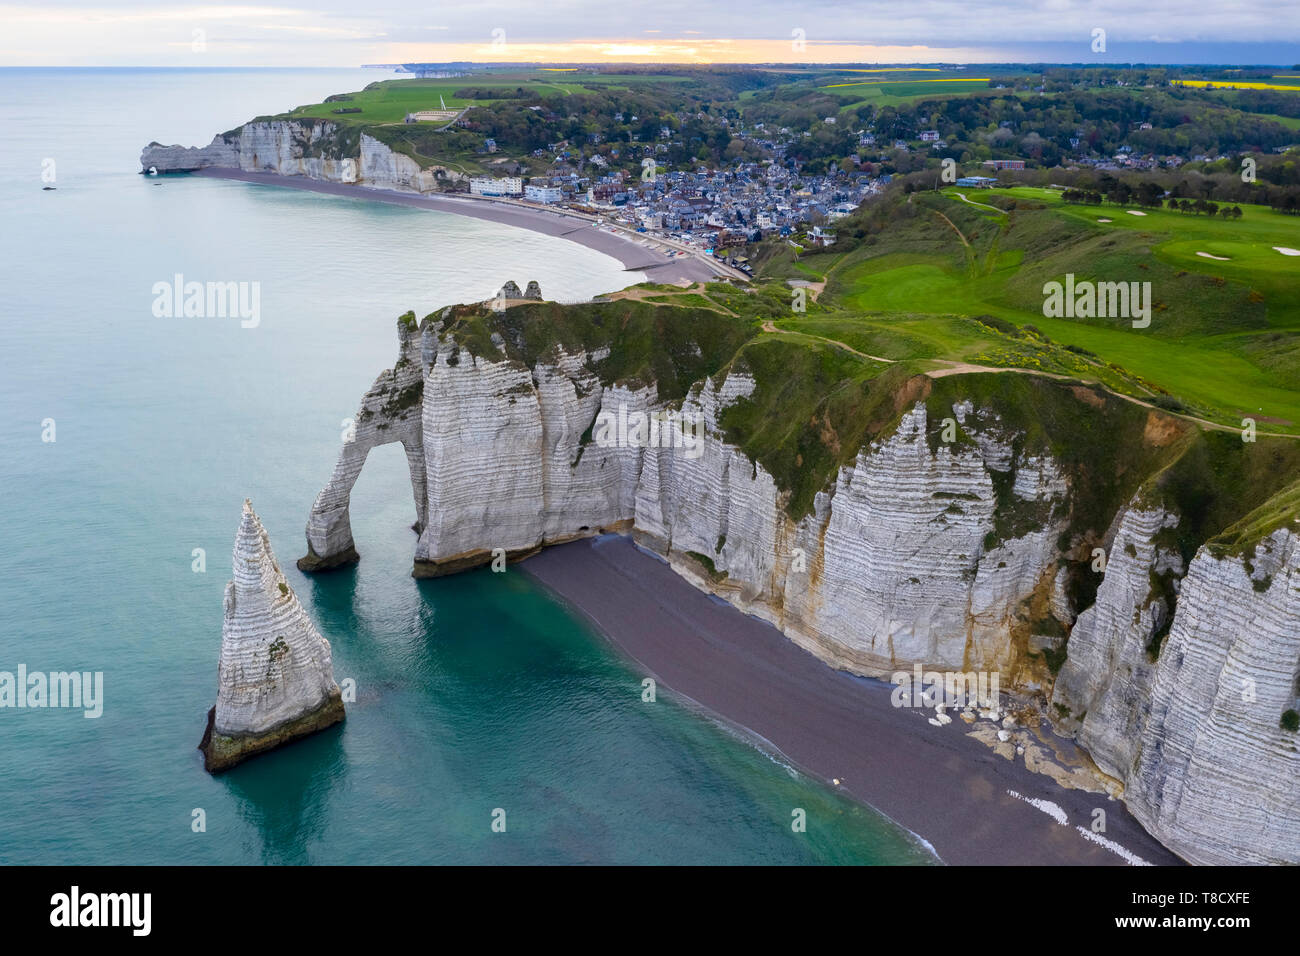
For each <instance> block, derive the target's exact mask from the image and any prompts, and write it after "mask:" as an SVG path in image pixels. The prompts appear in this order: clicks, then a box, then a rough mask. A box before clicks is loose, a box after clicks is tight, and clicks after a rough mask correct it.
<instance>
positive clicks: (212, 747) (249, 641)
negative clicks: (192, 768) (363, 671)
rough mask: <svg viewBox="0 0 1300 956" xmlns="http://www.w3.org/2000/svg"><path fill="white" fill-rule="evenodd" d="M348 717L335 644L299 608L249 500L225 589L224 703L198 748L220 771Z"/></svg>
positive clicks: (220, 694)
mask: <svg viewBox="0 0 1300 956" xmlns="http://www.w3.org/2000/svg"><path fill="white" fill-rule="evenodd" d="M342 719H343V697H342V694H341V693H340V691H339V686H338V684H336V683H335V682H334V664H333V660H332V657H331V655H330V645H329V641H327V640H325V638H323V637H322V636H321V634H320V631H318V630H317V629H316V626H315V625H314V624H313V623H312V622H311V619H310V618H308V616H307V612H306V611H305V610H303V607H302V605H301V604H300V603H298V596H297V595H296V594H294V593H293V589H292V588H291V587H289V583H288V582H287V581H286V580H285V578H284V574H283V573H281V571H280V566H279V564H277V563H276V560H275V555H274V553H272V551H271V541H270V539H269V538H268V537H267V534H266V530H265V529H264V528H263V527H262V522H261V521H260V520H259V519H258V517H257V513H256V512H255V511H253V505H252V503H251V502H250V501H248V500H245V501H244V515H243V518H242V520H241V521H240V523H239V533H238V534H237V535H236V536H235V555H234V580H233V581H230V582H229V583H228V584H227V585H226V596H225V621H224V623H223V625H222V628H221V664H220V666H219V668H218V671H217V703H216V706H215V707H213V708H212V709H211V710H209V711H208V726H207V730H206V731H205V732H204V734H203V741H202V742H201V743H200V744H199V750H201V751H203V766H204V767H205V768H206V769H207V770H208V771H209V772H210V773H220V772H221V771H223V770H227V769H229V768H230V767H233V766H234V765H235V764H237V763H240V762H241V761H243V760H246V759H247V758H249V757H251V756H253V755H254V754H258V753H261V752H263V751H266V750H270V749H271V748H273V747H278V746H280V745H281V744H285V743H288V742H290V741H292V740H296V739H298V738H299V737H305V736H307V735H309V734H313V733H316V732H317V731H319V730H324V729H325V728H326V727H329V726H332V725H333V724H336V723H338V722H339V721H341V720H342Z"/></svg>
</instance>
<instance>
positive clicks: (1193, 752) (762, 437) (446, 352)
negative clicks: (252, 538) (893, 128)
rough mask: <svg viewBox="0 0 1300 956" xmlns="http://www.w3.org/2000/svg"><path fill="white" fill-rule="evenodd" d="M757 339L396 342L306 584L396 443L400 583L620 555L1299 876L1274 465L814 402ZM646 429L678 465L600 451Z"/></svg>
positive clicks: (708, 335) (576, 310)
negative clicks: (578, 555)
mask: <svg viewBox="0 0 1300 956" xmlns="http://www.w3.org/2000/svg"><path fill="white" fill-rule="evenodd" d="M757 325H758V324H757V323H755V322H748V321H746V320H743V319H736V318H728V317H725V316H723V315H722V314H720V313H718V312H715V311H710V310H706V309H678V308H656V307H654V306H652V305H649V304H646V303H637V302H631V301H627V300H623V301H616V302H611V303H593V304H590V305H585V306H569V307H560V306H556V305H554V304H551V303H545V304H534V305H521V306H516V307H513V308H510V309H508V310H506V311H505V312H504V313H501V314H496V315H494V314H493V313H491V312H489V311H488V310H486V309H483V308H479V307H463V306H460V307H455V308H449V309H446V310H443V311H442V312H440V313H436V314H434V315H431V316H429V317H427V318H426V319H425V320H424V322H423V323H419V324H417V322H416V320H415V317H414V316H413V315H411V314H408V315H407V316H404V317H403V319H402V320H401V321H400V322H399V325H398V331H399V340H400V351H399V357H398V361H397V363H396V365H395V367H394V368H393V369H392V370H390V371H387V372H385V373H383V374H382V375H381V376H380V377H379V378H378V379H377V380H376V382H375V384H374V386H373V387H372V388H371V390H370V391H369V392H368V393H367V394H366V396H365V398H364V399H363V402H362V406H361V410H360V412H359V413H358V415H357V422H358V427H357V432H356V437H355V440H353V441H351V442H349V443H348V444H347V445H345V446H344V449H343V452H342V455H341V456H340V459H339V463H338V465H337V467H336V469H335V472H334V477H333V479H332V480H331V481H330V483H329V484H328V485H327V487H326V488H325V489H324V490H323V491H322V492H321V493H320V495H319V497H318V498H317V500H316V503H315V506H314V507H313V509H312V513H311V517H310V520H309V523H308V526H307V543H308V554H307V556H306V557H305V558H304V559H303V560H302V561H300V562H299V565H300V567H302V568H304V569H306V570H313V569H319V568H324V567H328V566H331V565H334V564H339V563H345V562H348V561H352V560H355V559H356V556H357V555H356V550H355V547H354V543H353V540H352V533H351V526H350V516H349V493H350V490H351V487H352V484H353V482H355V480H356V478H357V475H358V474H359V473H360V470H361V467H362V464H363V463H364V461H365V458H366V455H367V454H368V452H369V450H370V449H371V448H372V447H374V446H376V445H380V444H384V443H387V442H394V441H397V442H401V443H402V444H403V446H404V447H405V450H406V456H407V461H408V463H409V465H410V471H411V478H412V488H413V493H414V498H415V507H416V515H417V525H416V526H417V528H418V530H419V540H418V543H417V545H416V549H415V555H414V573H415V574H416V575H417V576H423V575H436V574H444V573H449V572H453V571H457V570H460V569H463V568H467V567H472V566H475V565H478V564H483V563H486V562H488V561H489V560H491V559H492V557H493V555H494V554H497V555H499V554H501V553H505V554H506V555H508V556H511V557H519V556H523V555H527V554H528V553H530V552H532V551H534V550H535V549H537V548H539V547H542V546H545V545H548V544H553V543H557V542H561V541H565V540H570V539H573V538H575V537H582V536H586V535H594V534H597V533H599V532H602V531H613V530H617V531H622V532H627V533H632V534H634V535H635V537H636V539H637V540H638V541H639V542H640V543H642V544H643V545H645V546H646V547H648V548H651V549H653V550H655V551H657V552H659V553H660V554H662V555H664V556H665V557H666V558H667V559H668V560H669V561H670V563H671V564H672V565H673V567H674V568H675V569H677V570H678V571H679V572H680V573H681V574H683V575H684V576H685V577H686V578H688V579H689V580H691V581H692V582H693V583H695V584H696V585H697V586H699V587H701V588H704V589H707V590H709V591H712V592H714V593H716V594H718V595H720V596H722V597H724V598H726V599H727V600H728V601H730V602H732V603H733V604H735V605H736V606H738V607H740V608H743V609H744V610H746V611H748V612H750V613H753V614H756V615H758V616H760V617H763V618H765V619H767V620H769V621H771V622H772V623H774V624H775V625H776V626H778V627H779V628H781V629H782V630H783V631H784V633H785V634H786V635H788V636H789V637H790V638H791V639H792V640H794V641H795V642H797V643H799V644H800V645H802V646H804V647H806V648H808V649H809V650H810V651H812V652H813V653H815V654H817V655H818V656H820V657H821V658H823V659H824V660H826V661H828V662H829V663H831V664H833V665H835V666H837V667H841V668H844V669H846V670H850V671H853V672H855V673H861V674H870V675H877V676H885V677H888V676H889V675H890V674H891V673H893V672H895V671H897V670H900V669H904V670H907V669H910V668H911V667H912V666H913V665H914V664H920V665H921V666H922V667H924V668H925V669H927V670H934V671H963V672H966V671H972V670H973V671H990V672H997V673H998V674H1000V675H1001V678H1002V681H1001V682H1002V686H1003V688H1004V689H1012V688H1014V689H1016V690H1017V691H1019V692H1020V693H1021V694H1023V695H1029V696H1037V698H1038V699H1039V700H1040V702H1041V705H1042V706H1043V707H1044V708H1047V710H1048V713H1049V715H1050V716H1051V717H1052V718H1053V720H1054V721H1055V722H1057V723H1058V724H1059V726H1060V727H1061V729H1063V730H1064V731H1066V732H1067V733H1074V734H1077V735H1078V739H1079V741H1080V742H1081V743H1082V744H1083V745H1084V746H1086V747H1087V748H1088V749H1089V750H1090V751H1091V752H1092V753H1093V754H1094V756H1095V757H1096V761H1097V764H1098V765H1099V767H1100V768H1101V769H1102V770H1103V771H1104V772H1105V773H1107V774H1109V775H1111V776H1112V777H1114V778H1116V779H1117V780H1118V781H1119V782H1120V783H1121V784H1123V786H1124V787H1126V788H1127V789H1126V792H1125V799H1126V801H1127V803H1128V804H1129V806H1130V807H1131V808H1132V809H1133V812H1134V813H1135V815H1136V816H1137V817H1138V818H1139V819H1140V820H1141V821H1143V823H1144V824H1145V825H1146V826H1147V827H1148V828H1149V829H1150V830H1151V832H1152V833H1153V834H1154V835H1156V836H1157V837H1158V838H1159V839H1161V840H1162V841H1164V842H1165V843H1166V844H1167V845H1168V846H1170V847H1171V848H1173V849H1175V850H1176V851H1177V852H1179V853H1180V854H1182V855H1183V856H1184V857H1185V858H1187V859H1189V860H1192V861H1196V862H1205V863H1231V862H1242V861H1248V862H1293V863H1294V862H1300V803H1298V802H1297V796H1296V795H1297V787H1296V782H1297V773H1298V772H1300V754H1298V753H1297V749H1296V745H1297V742H1298V739H1297V733H1296V731H1295V730H1294V729H1291V730H1288V729H1286V727H1285V726H1284V724H1285V723H1286V720H1285V719H1284V716H1283V715H1284V714H1285V713H1287V712H1288V711H1291V710H1292V709H1294V708H1295V707H1296V693H1297V686H1296V680H1297V671H1298V669H1300V546H1298V542H1297V534H1296V532H1295V528H1296V520H1297V519H1296V514H1297V513H1300V494H1297V493H1296V492H1295V490H1294V488H1292V489H1291V490H1288V489H1287V483H1288V482H1291V481H1293V480H1294V478H1295V475H1296V466H1297V462H1298V461H1300V458H1298V457H1297V456H1298V455H1300V452H1297V451H1296V449H1295V447H1294V445H1295V443H1291V442H1284V441H1280V440H1273V441H1271V443H1269V442H1261V443H1260V444H1259V445H1258V446H1256V445H1246V444H1245V443H1243V442H1242V441H1241V440H1240V437H1239V436H1238V435H1236V434H1234V433H1209V432H1202V431H1201V430H1200V429H1198V428H1196V427H1195V426H1193V425H1191V424H1190V423H1188V422H1186V421H1183V420H1180V419H1176V418H1173V417H1171V416H1168V415H1165V414H1164V413H1161V412H1159V411H1156V410H1154V409H1149V408H1145V407H1142V406H1140V405H1137V404H1134V403H1131V402H1128V401H1125V400H1123V399H1121V398H1119V397H1117V396H1114V395H1111V394H1109V393H1107V392H1105V391H1103V390H1101V389H1099V388H1096V387H1093V386H1085V385H1082V384H1079V383H1070V382H1060V381H1054V380H1052V379H1048V378H1042V377H1037V376H1028V375H1016V374H1000V375H999V374H973V375H950V376H946V377H940V378H930V377H927V376H925V375H917V374H912V373H911V372H910V371H909V370H908V369H907V368H905V367H903V366H894V367H892V369H891V370H889V371H886V372H884V373H882V374H878V375H876V376H875V377H874V378H873V379H871V380H870V381H862V382H858V381H853V380H849V379H845V380H841V381H837V380H836V379H835V378H834V376H833V375H832V376H830V377H829V378H826V377H824V376H826V369H827V368H830V367H831V365H830V363H831V362H832V358H831V352H832V351H833V350H831V349H829V348H828V349H825V350H822V349H820V347H817V346H811V345H809V344H808V343H807V342H798V341H794V340H793V337H790V336H784V337H782V336H762V335H760V334H759V331H760V330H759V329H758V327H757ZM841 354H842V350H841ZM809 376H812V380H811V381H809V380H808V377H809ZM817 376H823V378H817ZM805 394H810V395H812V396H813V397H814V399H815V401H816V402H817V403H819V404H816V405H815V406H810V407H815V408H817V409H818V411H816V412H814V413H812V414H809V413H808V412H807V411H805V409H804V406H803V405H801V404H800V403H801V402H802V401H803V400H804V399H803V396H804V395H805ZM827 396H832V397H833V399H834V401H840V402H843V403H845V407H844V409H839V410H836V411H834V412H833V410H832V408H831V407H830V406H828V405H827V404H826V403H827V402H828V401H831V399H829V398H827ZM654 413H663V414H666V413H671V415H672V419H671V420H672V421H673V422H675V423H676V424H673V425H670V426H669V431H671V430H672V429H673V428H676V429H677V430H678V432H679V433H681V434H679V435H677V436H675V437H674V438H673V439H672V440H671V441H669V440H666V439H664V437H663V435H662V434H661V436H660V440H659V441H658V443H646V442H644V441H641V442H638V441H631V440H630V441H614V442H611V441H609V440H603V441H602V440H601V437H602V436H601V432H602V429H605V430H606V432H608V429H607V427H606V426H608V424H609V423H610V422H617V421H624V422H626V421H636V420H637V417H638V415H640V414H647V415H653V414H654ZM690 422H699V423H700V425H701V429H702V430H701V432H700V433H699V434H700V436H701V438H702V441H701V443H700V444H699V445H698V446H694V445H692V444H691V443H689V442H687V443H686V444H682V443H680V442H678V441H677V438H678V437H681V435H682V434H685V433H686V431H687V430H688V426H687V425H686V424H684V423H690ZM848 422H854V423H860V425H861V430H860V431H858V432H850V431H849V429H848V427H847V426H846V424H845V423H848ZM620 435H621V433H620ZM604 437H605V438H606V439H608V437H609V436H608V434H606V435H605V436H604ZM647 444H652V445H653V446H652V447H647ZM792 469H793V470H792ZM795 474H797V475H798V476H799V477H800V480H810V481H812V485H811V486H810V487H809V488H806V489H804V488H796V487H794V486H793V484H792V479H791V478H790V476H791V475H795ZM779 476H785V477H779ZM810 476H811V477H810ZM1099 556H1101V558H1100V559H1099ZM1106 557H1108V559H1109V564H1108V565H1105V564H1102V563H1099V560H1104V559H1105V558H1106ZM1058 674H1059V676H1058ZM1049 701H1050V703H1051V704H1054V705H1055V706H1054V707H1050V708H1048V707H1047V705H1048V703H1049Z"/></svg>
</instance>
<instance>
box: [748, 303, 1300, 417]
mask: <svg viewBox="0 0 1300 956" xmlns="http://www.w3.org/2000/svg"><path fill="white" fill-rule="evenodd" d="M763 331H764V332H775V333H776V334H778V335H801V336H804V337H805V338H810V339H817V340H819V341H822V342H825V343H826V344H827V345H834V346H835V347H836V348H841V349H844V351H846V352H851V353H852V354H854V355H856V356H858V357H859V358H864V359H867V360H869V361H872V362H883V363H885V364H887V365H893V364H895V363H897V362H898V359H889V358H884V357H883V356H880V355H868V354H867V353H866V352H859V351H858V350H857V349H855V348H854V347H853V346H851V345H848V344H846V343H844V342H841V341H839V340H838V339H829V338H827V337H826V336H824V335H815V334H813V333H811V332H796V331H794V330H793V329H778V328H777V327H776V324H775V323H774V322H773V321H772V320H771V319H765V320H764V321H763ZM925 361H927V362H934V363H935V364H936V365H941V366H943V367H942V368H934V369H928V370H926V371H924V372H922V373H921V374H923V375H927V376H929V377H930V378H944V377H945V376H948V375H976V374H980V373H984V372H994V373H999V374H1000V373H1003V372H1012V373H1014V374H1016V375H1037V376H1039V377H1040V378H1054V379H1056V380H1057V381H1061V382H1080V383H1082V384H1085V385H1091V386H1092V387H1094V388H1099V389H1101V390H1102V391H1104V392H1108V393H1109V394H1111V395H1114V396H1115V397H1116V398H1122V399H1123V400H1124V401H1126V402H1132V403H1133V404H1134V405H1141V406H1142V407H1143V408H1149V409H1151V410H1152V411H1155V412H1159V413H1160V414H1161V415H1168V416H1170V417H1171V418H1181V419H1183V420H1184V421H1189V422H1195V423H1196V424H1197V425H1200V426H1201V427H1202V428H1209V429H1213V430H1214V431H1220V432H1240V431H1241V429H1240V428H1237V427H1234V426H1232V425H1221V424H1219V423H1218V422H1212V421H1210V420H1209V419H1206V418H1198V417H1197V416H1196V415H1186V414H1183V413H1182V412H1171V411H1169V410H1168V409H1166V408H1161V407H1160V406H1159V405H1155V404H1153V403H1151V402H1147V401H1143V400H1142V399H1140V398H1138V397H1136V396H1134V395H1125V394H1124V393H1123V392H1117V391H1115V390H1114V389H1112V388H1107V387H1106V386H1105V385H1103V384H1102V383H1101V382H1096V381H1088V380H1087V379H1081V378H1079V377H1078V376H1077V375H1063V374H1061V373H1060V372H1044V371H1042V370H1041V369H1034V368H1005V367H1003V368H998V367H995V366H992V365H976V364H974V363H971V362H958V361H954V360H952V359H926V360H925ZM1255 434H1256V435H1264V436H1265V437H1268V438H1290V439H1292V440H1296V439H1300V435H1292V434H1289V433H1287V432H1262V431H1256V432H1255Z"/></svg>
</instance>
